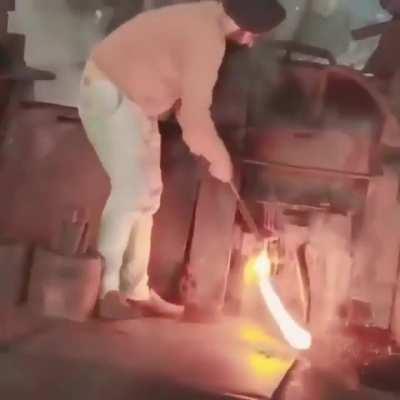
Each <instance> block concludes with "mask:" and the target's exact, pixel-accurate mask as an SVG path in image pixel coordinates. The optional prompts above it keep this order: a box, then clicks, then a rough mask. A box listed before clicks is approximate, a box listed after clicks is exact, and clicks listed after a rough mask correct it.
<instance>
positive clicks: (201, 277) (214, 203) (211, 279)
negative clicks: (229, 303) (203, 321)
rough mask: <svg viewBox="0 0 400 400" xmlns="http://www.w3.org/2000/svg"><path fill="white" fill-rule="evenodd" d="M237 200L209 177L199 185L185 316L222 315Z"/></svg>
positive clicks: (224, 187) (220, 184)
mask: <svg viewBox="0 0 400 400" xmlns="http://www.w3.org/2000/svg"><path fill="white" fill-rule="evenodd" d="M236 209H237V202H236V197H235V195H234V193H233V192H232V190H231V189H230V187H229V185H227V184H223V183H221V182H219V181H217V180H216V179H214V178H213V177H211V176H206V177H205V178H204V180H203V181H202V183H201V186H200V193H199V198H198V203H197V208H196V214H195V225H194V232H193V239H192V246H191V250H190V260H189V268H188V276H189V282H190V285H189V286H188V291H187V296H186V299H185V304H186V306H187V310H188V315H190V314H191V312H193V313H194V314H196V313H197V312H200V314H203V312H204V313H205V314H206V315H207V316H208V315H212V314H214V313H216V314H218V313H219V312H221V311H222V307H223V304H224V299H225V293H226V285H227V278H228V272H229V265H230V258H231V251H232V241H233V231H234V221H235V215H236Z"/></svg>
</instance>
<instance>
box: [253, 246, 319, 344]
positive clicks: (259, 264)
mask: <svg viewBox="0 0 400 400" xmlns="http://www.w3.org/2000/svg"><path fill="white" fill-rule="evenodd" d="M251 267H252V268H251V269H252V270H253V271H255V273H256V276H257V278H258V285H259V287H260V290H261V294H262V296H263V298H264V301H265V304H266V305H267V307H268V309H269V311H270V313H271V315H272V316H273V318H274V320H275V322H276V323H277V325H278V327H279V329H280V331H281V332H282V335H283V337H284V338H285V340H286V341H287V342H288V343H289V344H290V346H292V347H293V348H295V349H297V350H306V349H309V348H310V347H311V342H312V339H311V335H310V333H309V332H308V331H306V330H305V329H303V328H302V327H301V326H300V325H298V324H297V323H296V321H294V319H293V318H292V317H291V315H290V314H289V313H288V311H287V310H286V309H285V306H284V305H283V303H282V301H281V299H280V298H279V296H278V294H277V293H276V291H275V289H274V287H273V286H272V282H271V280H270V273H271V262H270V260H269V258H268V255H267V252H266V251H265V250H264V251H262V252H261V253H260V254H259V256H258V257H257V258H256V260H255V262H254V263H251Z"/></svg>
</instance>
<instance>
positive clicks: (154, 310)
mask: <svg viewBox="0 0 400 400" xmlns="http://www.w3.org/2000/svg"><path fill="white" fill-rule="evenodd" d="M128 302H129V303H130V304H131V305H132V307H133V308H139V309H141V310H142V312H143V315H144V316H146V317H163V318H171V319H179V318H181V317H182V316H183V312H184V307H183V306H178V305H176V304H172V303H170V302H168V301H166V300H164V299H163V298H162V297H161V296H159V295H158V294H157V293H156V292H155V291H154V290H150V298H149V300H144V301H137V300H128Z"/></svg>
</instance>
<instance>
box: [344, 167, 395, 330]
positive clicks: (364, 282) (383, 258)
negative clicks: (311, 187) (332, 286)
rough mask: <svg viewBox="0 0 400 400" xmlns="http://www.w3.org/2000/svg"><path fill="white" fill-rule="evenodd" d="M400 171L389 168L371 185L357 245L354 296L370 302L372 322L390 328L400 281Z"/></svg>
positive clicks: (355, 251) (354, 268)
mask: <svg viewBox="0 0 400 400" xmlns="http://www.w3.org/2000/svg"><path fill="white" fill-rule="evenodd" d="M398 190H399V182H398V176H397V173H395V172H394V171H392V170H391V169H389V168H386V169H385V171H384V176H382V177H379V178H376V179H375V180H373V181H372V182H371V184H370V187H369V191H368V197H367V202H366V207H365V210H364V213H363V223H362V227H361V230H360V233H359V236H358V238H357V239H356V242H355V246H354V266H353V277H352V285H351V298H352V299H354V300H357V301H359V302H364V303H367V304H370V305H371V309H372V314H373V316H372V323H373V325H375V326H377V327H380V328H383V329H387V328H388V327H389V324H390V320H391V312H392V306H393V300H394V293H395V285H396V284H395V282H396V281H397V272H398V257H399V245H400V206H399V204H398V200H397V196H398Z"/></svg>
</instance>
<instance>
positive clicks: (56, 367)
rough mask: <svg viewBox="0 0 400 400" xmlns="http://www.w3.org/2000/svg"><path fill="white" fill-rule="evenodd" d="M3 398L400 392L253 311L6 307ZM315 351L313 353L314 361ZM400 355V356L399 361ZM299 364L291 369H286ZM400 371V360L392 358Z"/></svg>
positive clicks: (1, 342) (346, 397) (388, 399)
mask: <svg viewBox="0 0 400 400" xmlns="http://www.w3.org/2000/svg"><path fill="white" fill-rule="evenodd" d="M0 317H1V321H2V324H1V326H0V398H4V399H6V398H9V399H11V398H12V399H13V400H20V399H21V400H22V399H23V400H25V399H27V398H29V399H33V400H35V399H40V400H47V399H49V400H50V399H51V400H53V399H57V400H64V399H65V400H67V399H68V400H69V399H74V400H81V399H82V400H92V399H93V400H102V399H107V400H108V399H113V400H125V399H132V398H134V399H146V400H149V399H190V400H194V399H195V400H203V399H204V400H205V399H235V398H242V399H243V398H245V399H268V398H271V395H272V393H274V396H273V399H274V400H289V399H290V400H294V399H296V400H320V399H321V400H361V399H362V400H395V399H398V398H399V396H400V393H397V394H395V393H388V392H383V391H378V390H375V389H371V388H367V387H365V386H359V385H358V383H357V377H356V376H355V374H354V372H355V371H354V370H352V369H351V367H349V365H346V364H345V363H343V362H342V361H341V360H335V359H334V358H332V355H331V354H330V353H329V352H328V349H326V348H325V349H320V350H318V351H317V352H314V353H318V354H319V355H322V358H323V359H324V360H325V362H323V363H321V362H318V361H317V362H315V363H314V360H315V354H314V356H311V357H310V358H307V359H306V358H305V357H304V355H303V356H301V360H300V361H298V362H297V363H296V364H295V365H294V366H292V365H293V363H292V361H293V359H294V357H296V355H295V354H294V352H293V351H292V350H290V349H288V348H287V347H286V346H285V345H284V344H283V343H281V342H279V341H276V340H274V339H272V338H271V337H268V336H263V335H262V334H261V331H260V330H258V327H256V326H254V325H253V324H251V323H250V322H248V321H240V320H235V319H227V320H224V321H221V322H220V323H216V324H208V325H206V324H187V323H181V322H175V321H168V320H160V319H140V320H135V321H124V322H112V323H111V322H110V323H106V322H100V321H91V322H87V323H83V324H82V323H73V322H69V321H62V320H51V319H45V318H41V317H34V316H32V315H31V314H29V313H28V312H27V311H26V310H23V309H21V310H19V311H18V313H16V312H15V311H14V312H12V313H7V314H5V313H3V314H1V315H0ZM310 360H311V362H310ZM395 365H398V364H395ZM289 367H290V368H291V369H290V372H289V373H286V372H287V370H288V369H289ZM390 368H391V372H392V375H393V372H394V371H395V369H396V368H397V367H394V366H393V365H392V366H391V367H390Z"/></svg>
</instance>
